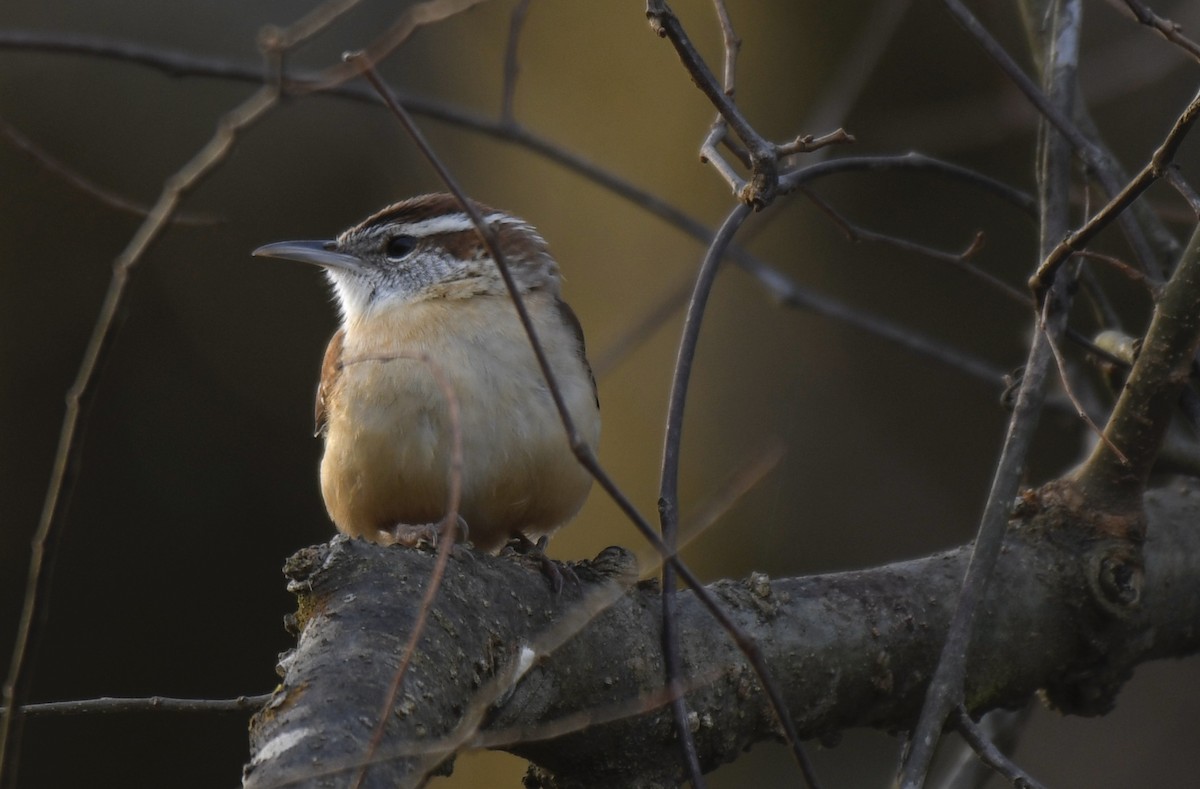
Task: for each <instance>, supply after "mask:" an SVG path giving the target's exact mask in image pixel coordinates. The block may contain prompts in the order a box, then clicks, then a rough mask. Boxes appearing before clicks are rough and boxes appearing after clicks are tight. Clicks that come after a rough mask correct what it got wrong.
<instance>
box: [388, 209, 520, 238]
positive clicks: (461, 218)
mask: <svg viewBox="0 0 1200 789" xmlns="http://www.w3.org/2000/svg"><path fill="white" fill-rule="evenodd" d="M483 221H484V222H486V223H488V224H491V223H493V222H501V223H512V222H520V220H516V219H513V217H511V216H509V215H508V214H502V213H499V212H497V213H494V214H488V215H486V216H485V217H483ZM474 227H475V223H474V222H472V221H471V217H469V216H467V215H466V214H464V213H457V214H446V215H444V216H435V217H432V218H430V219H422V220H421V221H420V222H406V223H404V224H401V225H396V226H395V229H396V230H399V231H400V232H401V233H403V234H404V235H406V236H415V237H417V238H423V237H426V236H436V235H441V234H442V233H461V232H462V231H464V230H471V229H473V228H474Z"/></svg>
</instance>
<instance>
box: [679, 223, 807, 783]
mask: <svg viewBox="0 0 1200 789" xmlns="http://www.w3.org/2000/svg"><path fill="white" fill-rule="evenodd" d="M749 215H750V209H749V207H748V206H746V205H744V204H743V205H739V206H737V207H736V208H734V209H733V210H732V211H730V213H729V215H728V216H727V217H726V219H725V221H724V222H723V223H722V224H721V229H720V230H718V231H717V234H716V235H715V236H713V241H712V244H710V245H709V247H708V252H707V253H706V254H705V256H704V261H703V262H702V263H701V264H700V270H699V272H698V273H697V274H696V287H695V289H694V290H693V291H692V297H691V301H690V303H689V304H688V311H687V317H686V318H685V319H684V323H683V336H682V337H681V338H680V340H679V351H678V354H677V356H676V359H675V375H674V377H673V379H672V382H671V394H670V398H669V401H668V406H667V429H666V433H665V437H664V439H663V460H662V472H661V475H660V480H659V493H658V517H659V523H660V525H661V527H662V538H663V542H664V543H666V545H667V548H668V549H670V550H671V551H672V552H674V551H677V550H678V547H679V450H680V444H681V442H682V439H683V411H684V406H685V405H686V403H687V390H688V382H689V380H690V379H691V373H692V362H693V361H694V360H695V357H696V344H697V342H698V341H699V338H700V326H701V324H702V323H703V321H704V308H705V306H706V305H707V304H708V296H709V293H711V292H712V285H713V282H714V281H715V280H716V277H717V270H718V269H719V268H720V265H721V257H722V255H723V253H724V248H725V247H726V246H728V245H729V243H730V242H732V241H733V236H734V234H735V233H737V231H738V228H740V227H741V226H742V223H744V222H745V221H746V218H747V217H748V216H749ZM675 592H676V577H675V570H674V568H672V567H671V566H670V565H669V564H668V565H664V566H663V573H662V597H661V599H662V615H663V622H662V648H663V667H664V669H665V671H666V685H667V690H668V691H669V692H671V693H672V695H673V696H675V698H674V699H673V700H672V702H671V712H672V714H673V715H674V718H675V729H676V731H677V733H678V735H679V747H680V750H681V751H682V754H683V761H684V765H685V767H686V768H687V772H688V775H689V777H690V778H691V781H692V784H693V786H694V787H696V789H700V787H702V786H704V774H703V772H702V770H701V769H700V759H699V756H698V755H697V753H696V741H695V738H693V736H692V731H691V727H689V726H688V709H687V701H686V700H685V699H684V698H683V695H682V694H678V693H677V690H678V688H679V687H680V686H681V683H682V675H683V659H682V657H681V656H680V654H679V624H678V616H677V614H676V598H675ZM791 745H792V747H793V749H794V750H793V752H794V753H795V752H796V749H797V746H798V744H797V743H795V742H793V743H791ZM799 758H800V764H801V766H802V768H806V772H805V776H806V777H807V776H808V772H809V771H811V769H812V768H811V765H809V764H808V760H807V758H805V756H804V753H803V751H799Z"/></svg>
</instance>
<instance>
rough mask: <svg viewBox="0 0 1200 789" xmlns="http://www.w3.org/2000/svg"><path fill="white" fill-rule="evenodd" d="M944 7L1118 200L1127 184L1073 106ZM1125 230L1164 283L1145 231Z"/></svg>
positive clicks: (964, 14)
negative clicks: (1055, 98) (1058, 102)
mask: <svg viewBox="0 0 1200 789" xmlns="http://www.w3.org/2000/svg"><path fill="white" fill-rule="evenodd" d="M943 3H944V4H945V6H946V8H947V9H948V10H949V11H950V13H951V14H952V15H953V16H954V19H955V21H957V22H958V23H959V24H960V25H961V26H962V27H963V29H964V30H966V31H967V32H968V33H970V34H971V36H973V37H974V38H975V40H976V41H977V42H978V43H979V45H980V46H981V47H982V48H983V50H984V51H985V52H986V53H987V54H988V56H989V57H991V58H992V60H994V61H995V62H996V64H997V65H998V66H999V67H1000V68H1001V70H1002V71H1004V73H1005V75H1006V76H1007V77H1008V78H1009V79H1010V80H1012V82H1013V84H1015V85H1016V86H1017V88H1018V89H1019V90H1020V91H1021V93H1022V94H1024V95H1025V97H1026V98H1027V99H1028V100H1029V101H1030V102H1031V103H1032V104H1033V105H1034V107H1036V108H1037V110H1038V112H1039V113H1041V115H1042V117H1043V118H1044V119H1045V120H1046V122H1048V123H1050V124H1051V125H1052V126H1053V127H1054V128H1055V129H1056V130H1057V131H1058V132H1059V133H1060V134H1062V135H1063V137H1064V138H1065V139H1066V140H1067V141H1068V142H1070V144H1071V146H1072V147H1073V148H1074V149H1075V152H1076V153H1078V154H1079V156H1080V158H1082V159H1083V161H1084V162H1085V163H1086V164H1087V166H1088V167H1089V168H1090V169H1091V170H1092V171H1093V172H1094V173H1095V175H1096V179H1097V181H1098V182H1099V183H1100V186H1101V187H1102V188H1103V189H1104V192H1105V194H1106V195H1107V196H1108V197H1109V198H1110V199H1112V198H1114V197H1116V195H1118V194H1119V193H1120V192H1121V190H1122V188H1123V184H1122V183H1121V180H1120V178H1119V177H1118V175H1117V173H1116V172H1114V168H1113V166H1112V162H1110V159H1109V154H1108V152H1107V151H1105V150H1104V149H1103V148H1102V147H1101V146H1100V145H1098V144H1097V143H1096V142H1094V141H1093V140H1092V139H1090V138H1089V137H1088V136H1087V135H1086V134H1084V132H1083V131H1081V130H1080V129H1079V127H1078V126H1077V125H1076V124H1075V123H1074V122H1072V120H1071V112H1072V111H1073V105H1072V106H1055V104H1054V103H1053V102H1052V101H1051V100H1050V98H1049V97H1048V96H1047V95H1046V94H1045V93H1043V92H1042V91H1041V89H1039V88H1038V86H1037V84H1036V83H1034V81H1033V80H1032V79H1030V78H1029V76H1028V75H1026V74H1025V72H1024V71H1022V70H1021V67H1020V66H1019V65H1017V62H1016V61H1015V60H1013V57H1012V55H1010V54H1009V53H1008V51H1007V50H1005V49H1004V47H1003V46H1002V45H1001V44H1000V42H998V41H997V40H996V39H995V37H993V36H992V35H991V33H989V32H988V31H987V29H986V28H984V26H983V25H982V24H981V23H980V22H979V20H978V19H976V18H975V15H974V14H972V13H971V12H970V11H969V10H968V9H967V7H966V6H965V5H963V3H962V2H960V0H943ZM1121 228H1122V229H1123V230H1124V232H1125V236H1126V238H1128V240H1129V244H1130V246H1131V247H1132V248H1133V250H1134V253H1135V254H1136V255H1137V258H1138V262H1139V264H1140V265H1141V266H1142V268H1143V270H1145V272H1146V273H1147V274H1149V275H1150V276H1152V277H1156V278H1159V279H1161V278H1162V266H1161V265H1159V261H1158V260H1157V258H1156V257H1155V255H1154V254H1153V252H1152V251H1151V248H1150V245H1149V243H1148V242H1147V241H1146V237H1145V233H1144V232H1143V231H1142V228H1141V227H1140V226H1139V225H1138V223H1137V222H1136V221H1134V220H1133V219H1132V217H1124V216H1123V217H1121Z"/></svg>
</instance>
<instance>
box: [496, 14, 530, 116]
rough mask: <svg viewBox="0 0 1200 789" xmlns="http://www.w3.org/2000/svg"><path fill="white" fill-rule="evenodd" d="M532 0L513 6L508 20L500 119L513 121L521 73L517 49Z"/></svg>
mask: <svg viewBox="0 0 1200 789" xmlns="http://www.w3.org/2000/svg"><path fill="white" fill-rule="evenodd" d="M529 3H530V0H519V2H518V3H517V4H516V5H515V6H514V7H513V10H512V16H510V17H509V21H508V44H507V45H506V46H505V48H504V92H503V94H502V95H501V98H500V121H501V122H502V123H512V122H513V121H514V120H515V117H516V116H514V115H513V103H514V102H515V101H516V98H517V76H518V75H519V74H520V73H521V62H520V60H519V59H518V53H517V50H518V48H519V47H520V44H521V31H522V30H523V29H524V28H525V18H526V17H527V16H528V14H529Z"/></svg>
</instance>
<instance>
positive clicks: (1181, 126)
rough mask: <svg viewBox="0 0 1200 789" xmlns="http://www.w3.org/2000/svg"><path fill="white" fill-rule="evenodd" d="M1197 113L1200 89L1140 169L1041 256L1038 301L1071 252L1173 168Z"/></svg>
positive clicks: (1034, 283)
mask: <svg viewBox="0 0 1200 789" xmlns="http://www.w3.org/2000/svg"><path fill="white" fill-rule="evenodd" d="M1197 117H1200V92H1197V93H1196V95H1195V96H1193V97H1192V100H1191V101H1190V102H1188V105H1187V107H1185V108H1184V110H1183V112H1182V113H1181V114H1180V115H1179V117H1178V118H1177V119H1176V120H1175V123H1174V125H1173V126H1172V127H1171V131H1170V132H1168V133H1167V136H1166V137H1165V138H1164V139H1163V141H1162V143H1161V144H1160V145H1159V146H1158V148H1157V149H1155V151H1154V154H1153V155H1152V156H1151V157H1150V161H1149V162H1147V163H1146V166H1145V167H1143V168H1142V170H1141V172H1139V173H1138V174H1137V175H1136V176H1135V177H1134V179H1133V180H1132V181H1130V182H1129V183H1128V184H1126V185H1125V187H1124V188H1123V189H1121V191H1120V192H1118V193H1117V194H1116V195H1115V196H1114V197H1113V198H1112V199H1111V200H1109V202H1108V204H1107V205H1105V206H1104V207H1103V208H1101V209H1100V210H1099V211H1097V212H1096V214H1095V215H1094V216H1093V217H1092V218H1091V219H1089V220H1088V221H1087V223H1086V224H1084V226H1083V227H1081V228H1079V229H1078V230H1073V231H1071V232H1070V233H1068V234H1067V235H1066V237H1065V238H1063V240H1062V241H1061V242H1059V244H1058V246H1056V247H1055V248H1054V249H1052V250H1051V251H1050V253H1049V254H1048V255H1046V257H1045V259H1043V260H1042V263H1041V265H1040V266H1038V269H1037V272H1036V273H1035V274H1034V275H1033V276H1032V277H1031V278H1030V280H1029V286H1030V288H1032V289H1033V292H1034V294H1035V295H1036V296H1037V297H1038V299H1039V301H1040V300H1041V299H1042V297H1043V296H1044V295H1045V292H1046V288H1047V287H1048V283H1049V282H1050V281H1051V280H1052V279H1053V275H1054V273H1055V272H1056V271H1057V270H1058V268H1059V267H1060V266H1061V265H1062V264H1063V263H1064V262H1065V261H1066V259H1067V258H1068V257H1070V256H1071V254H1072V253H1074V252H1078V251H1079V250H1080V249H1082V248H1083V246H1084V245H1086V244H1087V243H1088V242H1089V241H1091V240H1092V239H1093V238H1094V237H1095V236H1096V235H1097V234H1098V233H1099V232H1100V231H1101V230H1103V229H1104V228H1105V227H1107V226H1108V225H1109V224H1110V223H1111V222H1112V220H1113V219H1115V218H1117V217H1119V216H1121V215H1122V212H1124V211H1125V209H1126V208H1128V207H1129V206H1131V205H1132V204H1133V202H1134V201H1135V200H1137V198H1138V197H1140V196H1141V194H1142V193H1143V192H1145V191H1146V190H1147V189H1149V188H1150V186H1151V184H1153V183H1154V182H1155V181H1157V180H1158V179H1159V178H1162V177H1164V176H1166V175H1167V174H1168V173H1169V172H1170V164H1171V162H1172V160H1174V158H1175V154H1176V153H1177V152H1178V150H1179V146H1180V145H1182V144H1183V139H1184V137H1186V136H1187V133H1188V132H1189V131H1191V128H1192V126H1193V124H1195V122H1196V118H1197Z"/></svg>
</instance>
